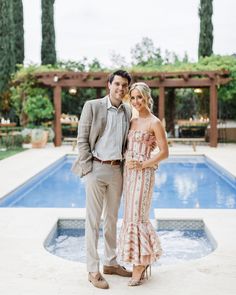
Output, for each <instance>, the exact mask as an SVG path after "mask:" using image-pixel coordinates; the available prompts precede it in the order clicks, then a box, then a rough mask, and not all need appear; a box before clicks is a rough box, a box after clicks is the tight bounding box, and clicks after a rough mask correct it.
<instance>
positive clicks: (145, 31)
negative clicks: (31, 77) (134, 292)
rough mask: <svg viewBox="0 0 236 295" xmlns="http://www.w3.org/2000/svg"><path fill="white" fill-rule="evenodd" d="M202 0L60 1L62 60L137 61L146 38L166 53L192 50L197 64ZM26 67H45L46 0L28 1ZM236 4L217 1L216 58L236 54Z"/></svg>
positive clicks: (57, 8)
mask: <svg viewBox="0 0 236 295" xmlns="http://www.w3.org/2000/svg"><path fill="white" fill-rule="evenodd" d="M199 3H200V0H178V1H177V0H145V1H142V0H118V1H112V0H55V4H54V7H55V11H54V13H55V14H54V21H55V31H56V51H57V59H58V60H75V61H78V60H82V59H83V57H87V58H88V60H90V61H91V60H92V59H93V58H98V60H99V61H100V62H101V63H102V64H103V65H105V66H110V65H111V56H112V54H114V53H115V54H120V55H121V56H123V57H125V59H126V61H127V62H130V61H131V53H130V52H131V49H132V48H134V47H135V45H136V44H137V43H139V42H141V40H142V38H143V37H149V38H151V39H152V40H153V42H154V45H155V47H159V48H160V49H161V51H162V52H163V54H164V52H165V50H168V51H171V52H175V53H176V54H177V55H179V56H180V57H183V56H184V53H185V52H186V53H187V54H188V56H189V58H190V60H191V61H196V60H197V53H198V38H199V26H200V22H199V17H198V7H199ZM23 6H24V30H25V64H29V63H40V51H41V0H23ZM235 11H236V0H213V26H214V43H213V51H214V53H215V54H221V55H226V54H233V53H236V34H235V28H236V17H235Z"/></svg>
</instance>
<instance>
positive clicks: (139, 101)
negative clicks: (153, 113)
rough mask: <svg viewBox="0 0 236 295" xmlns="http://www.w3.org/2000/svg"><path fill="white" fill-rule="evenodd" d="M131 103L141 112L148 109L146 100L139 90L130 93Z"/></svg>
mask: <svg viewBox="0 0 236 295" xmlns="http://www.w3.org/2000/svg"><path fill="white" fill-rule="evenodd" d="M130 102H131V105H132V106H133V107H134V108H135V109H136V110H137V111H139V112H140V111H141V110H142V109H144V108H145V109H146V108H147V107H146V104H145V100H144V98H143V97H142V95H141V93H140V91H139V90H138V89H133V90H132V91H131V93H130Z"/></svg>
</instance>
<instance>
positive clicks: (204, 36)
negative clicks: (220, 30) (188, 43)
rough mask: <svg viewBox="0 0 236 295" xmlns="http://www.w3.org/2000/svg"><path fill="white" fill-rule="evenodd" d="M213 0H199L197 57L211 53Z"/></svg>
mask: <svg viewBox="0 0 236 295" xmlns="http://www.w3.org/2000/svg"><path fill="white" fill-rule="evenodd" d="M212 2H213V0H201V1H200V7H199V18H200V35H199V44H198V57H199V58H200V57H205V56H210V55H211V54H212V53H213V50H212V47H213V24H212V15H213V4H212Z"/></svg>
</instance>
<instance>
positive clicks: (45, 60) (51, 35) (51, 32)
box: [41, 0, 57, 65]
mask: <svg viewBox="0 0 236 295" xmlns="http://www.w3.org/2000/svg"><path fill="white" fill-rule="evenodd" d="M54 2H55V0H42V1H41V6H42V46H41V62H42V64H44V65H46V64H55V63H56V59H57V58H56V49H55V29H54V7H53V5H54Z"/></svg>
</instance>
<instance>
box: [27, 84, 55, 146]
mask: <svg viewBox="0 0 236 295" xmlns="http://www.w3.org/2000/svg"><path fill="white" fill-rule="evenodd" d="M24 112H25V113H26V114H27V116H28V122H29V123H31V124H33V125H34V127H35V128H34V129H32V132H31V143H32V147H36V148H39V147H43V146H45V144H46V143H47V140H48V134H49V131H48V129H47V128H45V127H44V126H43V122H45V121H47V120H49V119H51V118H52V116H53V112H54V109H53V105H52V103H51V101H50V99H49V97H48V96H47V94H46V93H45V90H44V89H41V88H34V89H33V90H32V91H31V93H30V96H28V97H27V100H26V102H25V104H24ZM51 133H52V132H50V134H51Z"/></svg>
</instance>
